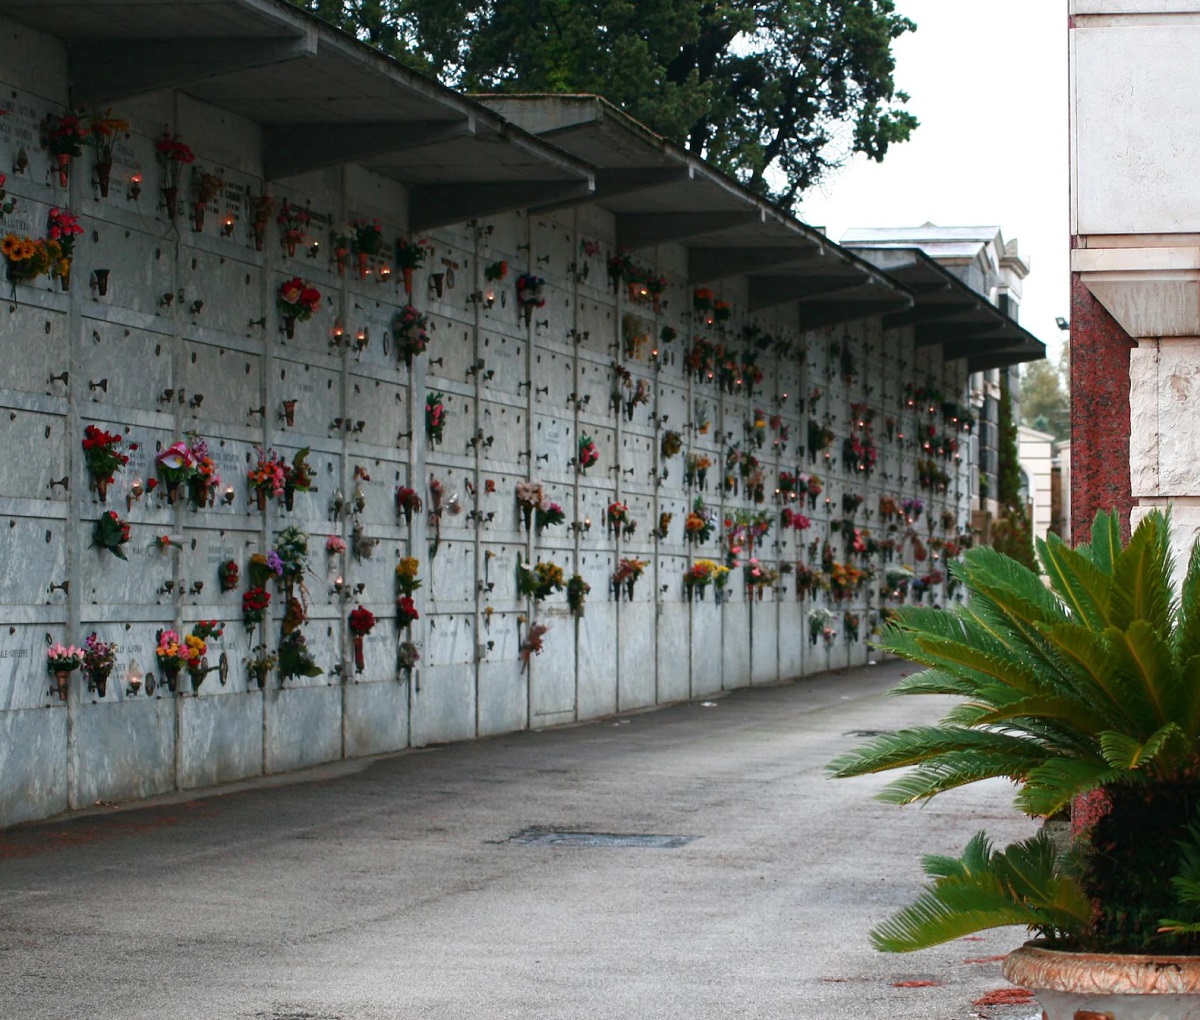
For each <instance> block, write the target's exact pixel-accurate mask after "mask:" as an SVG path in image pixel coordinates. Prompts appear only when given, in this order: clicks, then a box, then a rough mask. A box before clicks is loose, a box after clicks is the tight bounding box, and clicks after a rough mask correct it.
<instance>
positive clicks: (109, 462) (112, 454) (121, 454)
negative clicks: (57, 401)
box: [83, 425, 137, 503]
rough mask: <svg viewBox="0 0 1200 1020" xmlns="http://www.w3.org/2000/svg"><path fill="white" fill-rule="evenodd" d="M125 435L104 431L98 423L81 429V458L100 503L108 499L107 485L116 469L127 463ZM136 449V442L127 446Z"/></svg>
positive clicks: (110, 482)
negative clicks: (124, 447) (124, 446)
mask: <svg viewBox="0 0 1200 1020" xmlns="http://www.w3.org/2000/svg"><path fill="white" fill-rule="evenodd" d="M124 443H125V437H124V436H122V435H119V434H117V433H115V432H106V431H105V430H104V429H102V428H100V427H99V426H98V425H88V426H85V428H84V430H83V460H84V463H85V464H87V469H88V474H89V475H91V478H92V488H93V489H94V490H95V492H96V496H97V497H98V498H99V500H100V502H101V503H104V502H106V501H107V499H108V487H109V486H110V485H111V484H112V481H113V478H114V476H115V475H116V473H117V472H118V471H120V470H121V468H123V467H124V466H125V465H126V464H128V463H129V454H127V453H126V452H125V451H124V449H123V445H124ZM129 449H130V450H135V449H137V446H136V444H132V445H130V447H129Z"/></svg>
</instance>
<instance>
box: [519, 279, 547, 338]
mask: <svg viewBox="0 0 1200 1020" xmlns="http://www.w3.org/2000/svg"><path fill="white" fill-rule="evenodd" d="M545 287H546V281H545V280H543V279H542V278H541V277H540V276H535V275H534V274H533V273H522V274H521V275H520V276H518V277H517V303H518V304H519V305H520V306H521V312H522V313H523V314H524V316H525V327H526V329H528V328H529V325H530V323H532V322H533V312H534V309H535V308H542V307H544V306H545V304H546V297H545V294H544V290H545Z"/></svg>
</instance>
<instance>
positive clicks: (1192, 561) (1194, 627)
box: [1175, 544, 1200, 662]
mask: <svg viewBox="0 0 1200 1020" xmlns="http://www.w3.org/2000/svg"><path fill="white" fill-rule="evenodd" d="M1178 624H1179V626H1178V628H1177V629H1176V631H1175V654H1176V655H1177V656H1178V657H1179V660H1180V661H1181V662H1186V661H1187V660H1188V659H1191V658H1194V657H1196V656H1200V544H1197V545H1196V546H1195V547H1194V548H1193V549H1192V554H1191V556H1190V557H1188V568H1187V573H1186V574H1185V575H1184V578H1183V584H1182V585H1181V586H1180V589H1179V619H1178Z"/></svg>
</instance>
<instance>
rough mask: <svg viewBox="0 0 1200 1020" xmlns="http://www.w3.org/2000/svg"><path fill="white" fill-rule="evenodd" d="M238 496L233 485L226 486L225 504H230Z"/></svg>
mask: <svg viewBox="0 0 1200 1020" xmlns="http://www.w3.org/2000/svg"><path fill="white" fill-rule="evenodd" d="M236 496H237V493H236V492H235V491H234V489H233V486H232V485H227V486H225V505H226V506H229V505H230V504H231V503H232V502H233V501H234V499H235V498H236Z"/></svg>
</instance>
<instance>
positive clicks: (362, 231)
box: [351, 219, 383, 280]
mask: <svg viewBox="0 0 1200 1020" xmlns="http://www.w3.org/2000/svg"><path fill="white" fill-rule="evenodd" d="M352 226H353V228H354V238H353V241H352V242H351V246H352V248H353V250H354V257H355V258H356V259H358V278H359V279H360V280H365V279H366V278H367V276H368V274H369V273H370V272H371V268H370V263H371V259H372V257H374V256H376V255H378V254H379V253H380V252H381V251H383V224H381V223H380V222H379V220H366V219H358V220H355V221H354V223H353V224H352Z"/></svg>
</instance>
